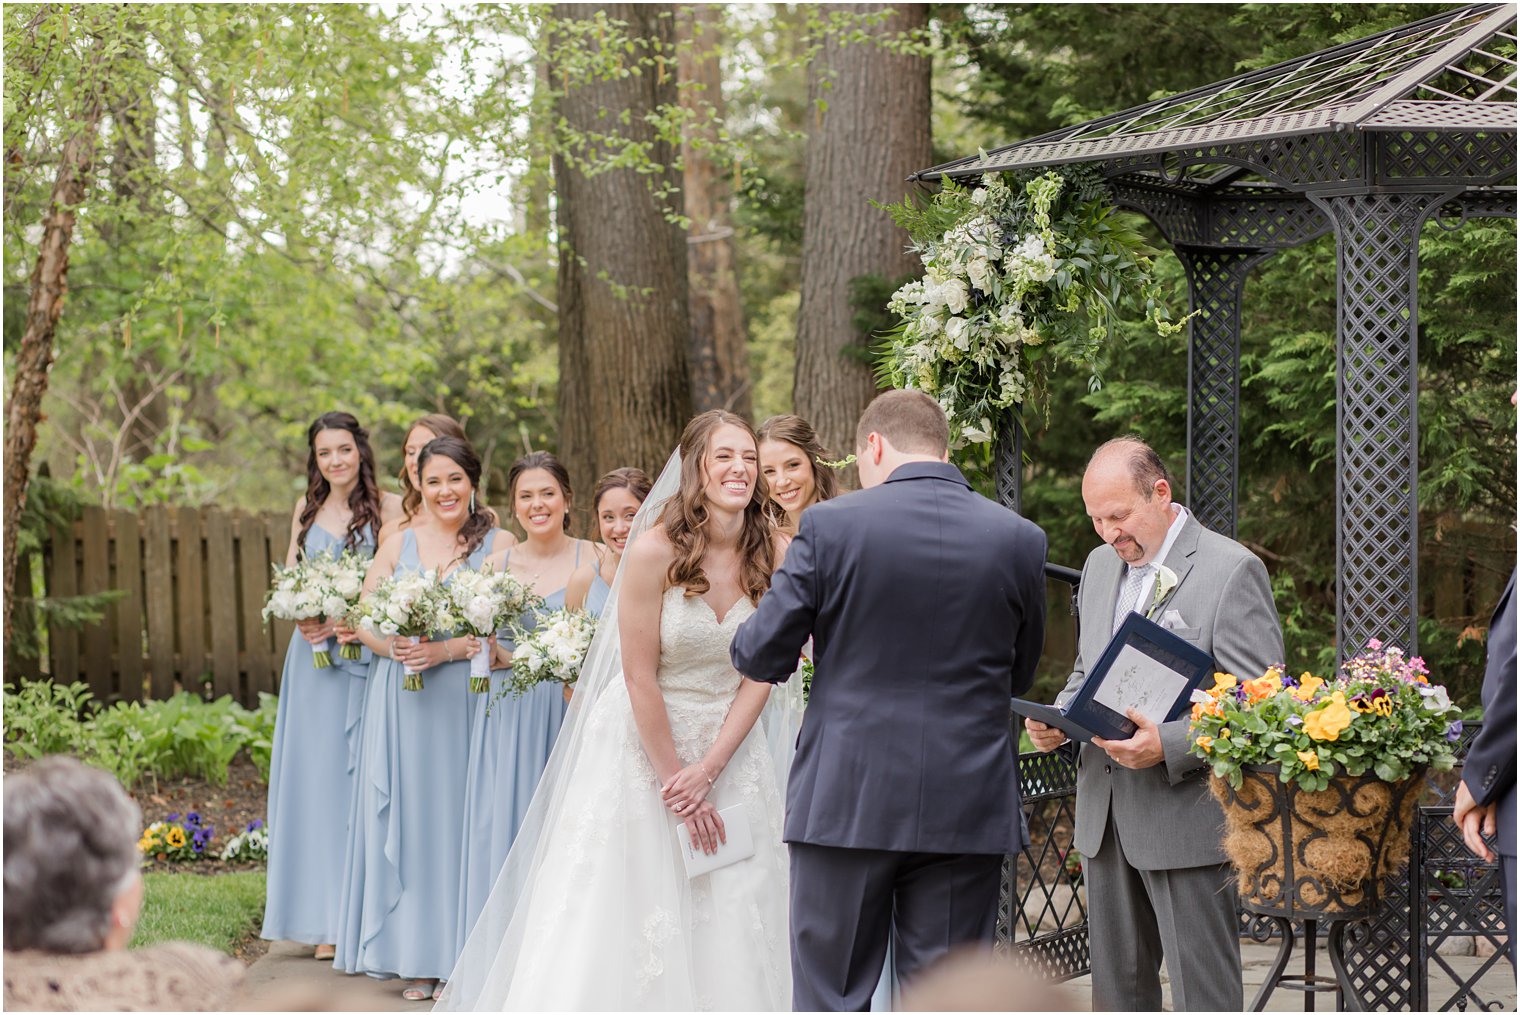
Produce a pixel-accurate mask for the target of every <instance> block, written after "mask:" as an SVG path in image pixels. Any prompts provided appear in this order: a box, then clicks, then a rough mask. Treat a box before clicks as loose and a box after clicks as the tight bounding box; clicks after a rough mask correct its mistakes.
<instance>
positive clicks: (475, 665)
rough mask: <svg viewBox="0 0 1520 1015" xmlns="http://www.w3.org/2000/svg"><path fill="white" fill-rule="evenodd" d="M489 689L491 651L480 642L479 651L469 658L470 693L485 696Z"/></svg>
mask: <svg viewBox="0 0 1520 1015" xmlns="http://www.w3.org/2000/svg"><path fill="white" fill-rule="evenodd" d="M490 689H491V650H490V648H489V647H487V646H486V644H485V642H484V641H482V642H481V645H480V651H479V652H476V653H475V654H474V655H472V656H470V693H471V694H485V693H486V692H487V691H489V690H490Z"/></svg>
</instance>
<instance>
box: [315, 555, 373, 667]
mask: <svg viewBox="0 0 1520 1015" xmlns="http://www.w3.org/2000/svg"><path fill="white" fill-rule="evenodd" d="M369 563H370V559H369V558H368V557H366V556H363V555H361V554H358V553H355V552H354V551H353V550H344V551H343V553H342V555H341V556H338V557H332V556H328V555H325V554H324V555H323V556H321V557H318V558H317V559H316V560H315V561H314V562H313V566H314V567H315V568H316V569H317V570H318V571H319V572H320V574H321V576H322V577H321V580H322V583H323V585H324V586H325V591H324V596H323V604H324V607H325V609H324V610H323V613H324V615H325V616H328V617H345V616H347V615H348V613H349V611H351V610H352V609H353V608H354V606H355V605H356V604H357V603H358V602H359V597H360V596H361V595H363V594H364V576H365V574H366V573H368V571H369ZM338 658H339V659H349V660H356V659H359V658H360V652H359V643H358V642H349V643H347V644H345V645H339V646H338Z"/></svg>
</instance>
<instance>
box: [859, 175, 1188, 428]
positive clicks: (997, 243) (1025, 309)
mask: <svg viewBox="0 0 1520 1015" xmlns="http://www.w3.org/2000/svg"><path fill="white" fill-rule="evenodd" d="M888 210H889V211H890V212H891V214H892V217H893V218H894V220H895V221H896V222H897V224H898V225H900V226H902V227H903V228H905V229H906V230H907V231H908V234H909V236H911V237H912V240H913V248H914V249H915V250H916V251H918V253H919V255H920V257H921V258H922V260H923V263H924V268H925V274H924V277H923V278H921V279H917V280H915V281H913V282H909V283H908V284H907V285H904V286H903V287H902V288H900V289H898V290H897V292H896V293H894V294H893V296H892V299H891V302H890V303H889V304H888V307H889V309H890V310H891V311H892V312H893V313H894V314H896V315H897V316H898V317H900V318H901V323H900V324H899V325H898V326H897V327H896V328H895V329H893V330H892V331H891V332H889V333H888V335H887V340H886V344H885V347H884V348H883V349H882V351H881V354H880V357H879V361H878V369H879V373H880V376H881V378H882V379H883V380H884V381H886V382H887V383H888V384H890V385H892V386H893V387H897V388H915V389H917V390H920V391H923V392H926V393H927V394H929V395H932V396H933V397H934V398H935V399H936V400H937V401H938V402H939V404H940V406H941V407H942V408H944V410H945V414H946V415H947V416H949V418H950V432H951V439H952V441H953V442H955V443H956V444H957V445H960V444H965V443H972V444H979V443H989V442H991V441H992V439H993V436H994V432H995V430H996V428H997V421H998V420H999V419H1000V418H1001V417H1002V416H1003V414H1004V413H1006V412H1007V411H1008V410H1009V409H1011V408H1012V407H1013V406H1015V405H1018V404H1021V403H1025V402H1031V401H1038V400H1039V398H1040V396H1041V395H1042V394H1043V393H1044V383H1043V382H1044V379H1045V377H1046V376H1047V372H1048V371H1049V370H1050V369H1051V367H1053V366H1055V365H1056V364H1060V363H1071V364H1080V365H1082V366H1084V367H1085V368H1086V369H1087V370H1088V373H1089V381H1088V384H1089V387H1090V388H1091V389H1093V390H1096V389H1097V388H1098V387H1100V386H1101V384H1102V380H1101V378H1102V366H1103V363H1104V359H1105V353H1106V350H1107V348H1108V346H1109V343H1111V342H1112V340H1113V329H1114V325H1115V323H1116V322H1117V321H1118V320H1119V319H1120V317H1121V315H1123V314H1124V313H1127V312H1129V313H1134V314H1136V315H1137V316H1141V317H1143V318H1144V319H1145V320H1146V321H1148V322H1150V323H1151V324H1152V325H1153V326H1155V327H1156V328H1157V330H1158V331H1160V332H1161V333H1162V334H1174V333H1176V332H1178V331H1180V330H1181V329H1182V326H1183V322H1181V321H1179V322H1173V321H1172V320H1171V319H1170V317H1169V315H1168V313H1167V311H1166V309H1165V307H1164V305H1163V303H1162V300H1161V296H1162V293H1161V287H1160V286H1159V285H1158V284H1157V283H1156V282H1155V281H1154V279H1153V278H1152V275H1151V260H1150V256H1151V254H1152V253H1154V251H1152V250H1151V248H1150V247H1149V246H1148V245H1147V244H1146V242H1145V240H1144V238H1143V237H1142V236H1141V235H1140V234H1139V233H1138V232H1137V231H1136V230H1135V229H1133V228H1132V227H1130V226H1129V225H1127V224H1126V223H1125V222H1124V221H1123V220H1122V219H1121V218H1120V217H1119V216H1118V215H1117V214H1116V211H1115V208H1114V205H1113V202H1112V201H1111V200H1110V199H1109V196H1108V192H1107V189H1106V188H1105V186H1104V184H1103V181H1102V178H1101V177H1100V176H1099V175H1098V173H1097V172H1096V171H1095V170H1093V169H1091V168H1090V167H1085V166H1074V167H1069V168H1067V169H1065V170H1064V171H1062V172H1055V171H1051V172H1046V173H1042V174H1039V175H1031V174H997V173H988V174H986V175H985V176H983V177H982V179H981V185H980V186H978V187H965V186H961V185H959V184H956V183H955V182H953V181H951V180H946V181H945V182H944V186H943V189H941V190H940V192H939V193H938V194H936V195H934V197H933V198H932V199H931V200H929V201H928V202H927V203H926V204H923V205H919V204H915V203H914V202H913V201H912V200H911V199H904V201H903V203H902V204H900V205H892V206H890V207H889V209H888ZM1184 320H1185V319H1184Z"/></svg>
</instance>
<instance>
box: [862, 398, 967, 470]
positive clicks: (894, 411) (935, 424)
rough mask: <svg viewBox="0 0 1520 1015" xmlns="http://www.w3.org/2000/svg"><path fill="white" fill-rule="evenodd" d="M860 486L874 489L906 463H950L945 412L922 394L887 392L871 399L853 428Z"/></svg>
mask: <svg viewBox="0 0 1520 1015" xmlns="http://www.w3.org/2000/svg"><path fill="white" fill-rule="evenodd" d="M855 456H856V464H857V466H858V467H859V470H860V485H861V486H864V487H872V486H876V485H877V484H878V483H881V482H884V481H885V480H886V478H887V477H888V476H890V475H892V471H893V470H894V469H896V468H897V467H898V466H899V465H903V464H905V463H907V462H946V461H949V460H950V424H949V422H948V421H947V420H946V419H945V410H943V409H941V408H940V407H939V403H938V402H936V401H935V400H934V399H932V398H930V397H929V396H928V395H926V394H924V393H923V392H922V391H887V392H883V393H882V394H880V395H877V396H876V397H875V398H874V399H872V401H871V404H870V405H868V406H866V411H865V412H863V413H861V415H860V424H859V425H858V426H856V428H855Z"/></svg>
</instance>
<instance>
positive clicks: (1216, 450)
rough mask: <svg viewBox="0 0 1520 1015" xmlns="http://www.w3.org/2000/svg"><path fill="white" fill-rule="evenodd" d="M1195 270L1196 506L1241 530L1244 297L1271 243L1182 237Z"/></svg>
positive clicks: (1191, 396) (1192, 497)
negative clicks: (1212, 242)
mask: <svg viewBox="0 0 1520 1015" xmlns="http://www.w3.org/2000/svg"><path fill="white" fill-rule="evenodd" d="M1175 250H1176V253H1177V257H1178V259H1179V260H1181V261H1182V266H1183V268H1184V269H1185V270H1186V271H1187V279H1188V296H1189V302H1190V308H1189V309H1191V310H1192V311H1194V312H1196V313H1197V315H1198V316H1196V317H1194V318H1193V320H1192V321H1191V322H1189V327H1188V416H1187V421H1188V448H1187V503H1188V508H1189V509H1190V510H1191V511H1192V512H1193V514H1194V515H1195V516H1197V518H1198V520H1199V521H1200V522H1202V523H1203V525H1204V526H1206V527H1207V528H1210V529H1213V530H1214V531H1215V532H1220V533H1223V534H1225V535H1227V536H1231V537H1233V536H1234V535H1235V529H1236V520H1237V515H1238V493H1237V491H1238V487H1239V475H1240V297H1241V293H1242V292H1243V291H1244V289H1245V282H1246V276H1247V275H1248V274H1250V272H1251V269H1252V268H1254V267H1256V265H1258V264H1260V263H1261V262H1262V261H1264V260H1266V259H1267V258H1268V257H1270V256H1272V253H1271V251H1263V250H1255V249H1245V250H1226V249H1220V248H1216V247H1194V246H1186V245H1178V246H1176V247H1175Z"/></svg>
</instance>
